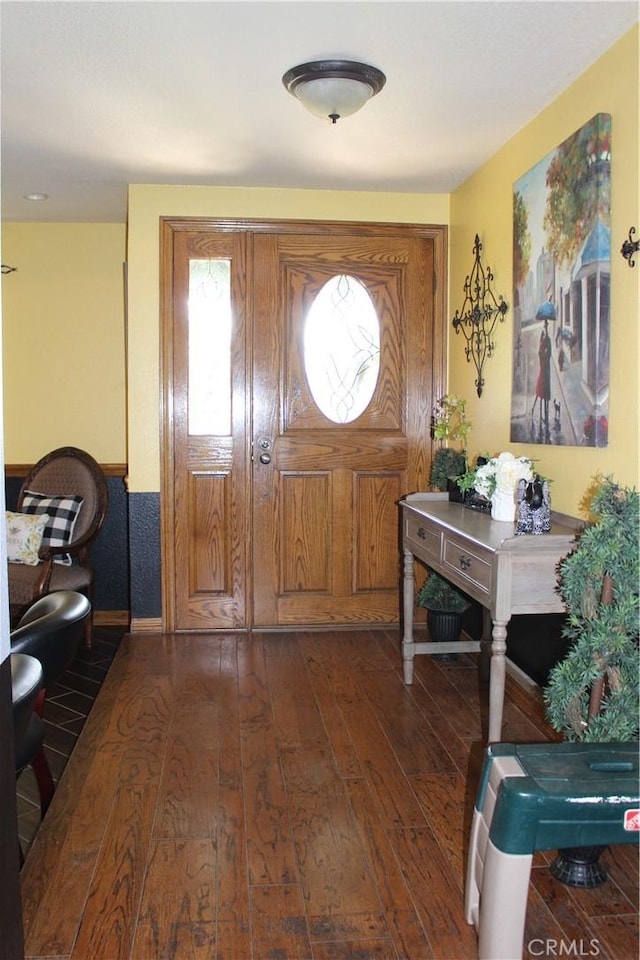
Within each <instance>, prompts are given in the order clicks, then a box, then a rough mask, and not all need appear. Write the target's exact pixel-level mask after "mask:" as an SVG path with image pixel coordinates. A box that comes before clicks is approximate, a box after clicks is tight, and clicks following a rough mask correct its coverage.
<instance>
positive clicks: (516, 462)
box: [473, 453, 533, 500]
mask: <svg viewBox="0 0 640 960" xmlns="http://www.w3.org/2000/svg"><path fill="white" fill-rule="evenodd" d="M520 480H525V481H526V482H527V483H529V481H530V480H533V461H532V460H530V459H529V457H514V456H513V454H512V453H501V454H499V455H498V456H497V457H491V459H490V460H489V461H488V462H487V463H483V464H482V466H480V467H478V468H477V470H476V471H475V478H474V481H473V489H474V490H476V492H477V493H479V494H480V495H481V496H483V497H486V498H487V499H488V500H490V499H491V497H492V495H493V494H494V493H495V492H496V491H497V492H498V493H502V494H506V495H507V496H512V497H513V495H514V493H515V491H516V487H517V486H518V482H519V481H520Z"/></svg>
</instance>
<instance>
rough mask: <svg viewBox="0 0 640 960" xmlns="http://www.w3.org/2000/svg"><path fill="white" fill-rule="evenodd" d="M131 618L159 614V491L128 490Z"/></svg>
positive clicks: (160, 590)
mask: <svg viewBox="0 0 640 960" xmlns="http://www.w3.org/2000/svg"><path fill="white" fill-rule="evenodd" d="M129 559H130V564H131V607H130V609H131V619H132V620H138V619H139V620H147V619H155V618H158V617H161V616H162V583H161V576H160V494H159V493H130V494H129Z"/></svg>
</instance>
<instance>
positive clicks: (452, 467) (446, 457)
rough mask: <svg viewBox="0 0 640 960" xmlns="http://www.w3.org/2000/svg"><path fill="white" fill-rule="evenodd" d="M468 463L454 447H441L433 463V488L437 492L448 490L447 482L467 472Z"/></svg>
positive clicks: (462, 454)
mask: <svg viewBox="0 0 640 960" xmlns="http://www.w3.org/2000/svg"><path fill="white" fill-rule="evenodd" d="M466 465H467V461H466V460H465V456H464V453H460V451H459V450H454V449H453V448H452V447H441V448H440V449H439V450H436V453H435V456H434V458H433V460H432V462H431V476H430V478H429V479H430V482H431V486H432V487H435V488H436V490H446V489H447V480H450V479H451V480H453V479H455V478H456V477H459V476H460V475H461V474H463V473H464V472H465V468H466Z"/></svg>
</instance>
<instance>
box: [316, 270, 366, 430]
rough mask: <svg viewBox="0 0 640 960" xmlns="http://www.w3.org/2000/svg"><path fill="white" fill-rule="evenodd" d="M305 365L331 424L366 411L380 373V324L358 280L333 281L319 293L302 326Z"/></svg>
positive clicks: (349, 421) (348, 421)
mask: <svg viewBox="0 0 640 960" xmlns="http://www.w3.org/2000/svg"><path fill="white" fill-rule="evenodd" d="M304 366H305V372H306V375H307V382H308V384H309V389H310V391H311V394H312V396H313V399H314V400H315V402H316V404H317V405H318V408H319V409H320V410H321V411H322V413H323V414H324V415H325V417H328V418H329V420H332V421H333V422H334V423H351V422H352V421H353V420H355V419H356V418H357V417H359V416H360V414H361V413H363V412H364V411H365V410H366V408H367V406H368V404H369V402H370V401H371V398H372V396H373V393H374V390H375V388H376V383H377V382H378V373H379V371H380V321H379V320H378V315H377V313H376V309H375V307H374V305H373V301H372V299H371V297H370V295H369V292H368V291H367V288H366V287H365V286H364V284H363V283H361V282H360V280H358V279H356V277H351V276H348V275H347V274H341V275H340V276H336V277H332V278H331V280H327V282H326V283H325V284H324V286H323V287H322V288H321V289H320V291H319V292H318V295H317V296H316V298H315V300H314V301H313V303H312V305H311V309H310V310H309V314H308V316H307V319H306V323H305V327H304Z"/></svg>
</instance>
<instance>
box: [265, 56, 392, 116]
mask: <svg viewBox="0 0 640 960" xmlns="http://www.w3.org/2000/svg"><path fill="white" fill-rule="evenodd" d="M282 82H283V84H284V85H285V87H286V88H287V90H288V91H289V93H290V94H292V95H293V96H294V97H297V99H298V100H299V101H300V102H301V103H302V105H303V106H304V107H306V109H307V110H308V111H309V113H311V114H313V116H314V117H320V118H322V119H323V120H324V119H329V120H331V122H332V123H336V121H337V120H339V119H340V118H341V117H349V116H351V114H353V113H356V111H358V110H360V108H361V107H363V106H364V105H365V103H366V102H367V100H370V99H371V97H373V96H375V95H376V93H379V92H380V90H382V88H383V87H384V85H385V83H386V77H385V75H384V73H382V71H381V70H378V69H377V68H376V67H370V66H369V65H368V64H366V63H357V62H356V61H354V60H317V61H315V62H313V63H302V64H300V66H298V67H292V69H291V70H287V72H286V73H285V75H284V76H283V78H282Z"/></svg>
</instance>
